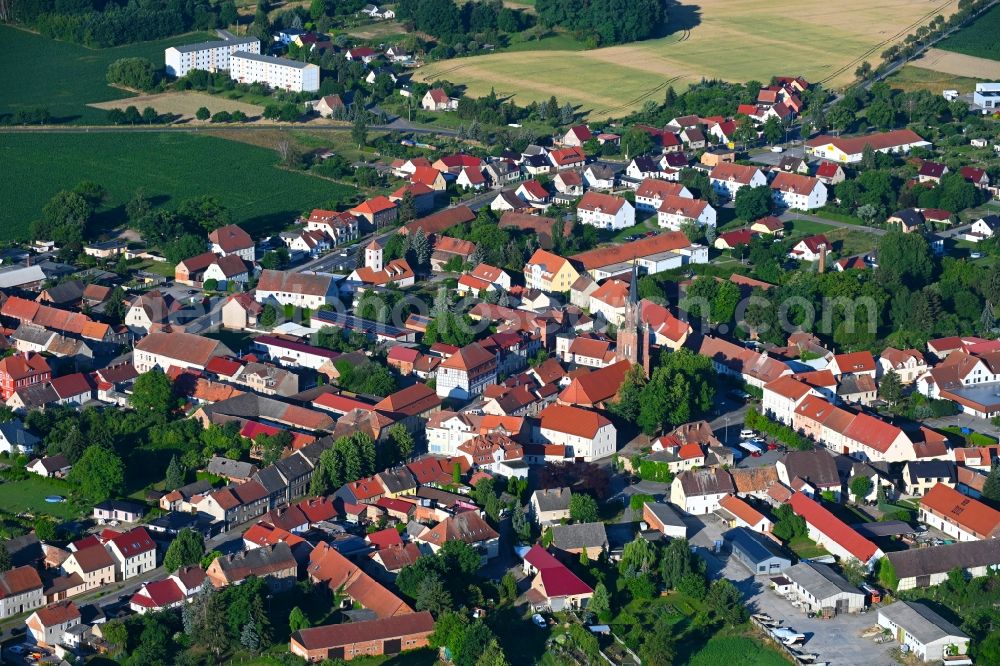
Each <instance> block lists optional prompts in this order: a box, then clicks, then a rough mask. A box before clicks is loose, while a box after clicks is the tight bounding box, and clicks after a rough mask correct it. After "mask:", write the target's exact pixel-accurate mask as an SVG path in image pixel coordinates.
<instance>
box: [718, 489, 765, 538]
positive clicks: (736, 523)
mask: <svg viewBox="0 0 1000 666" xmlns="http://www.w3.org/2000/svg"><path fill="white" fill-rule="evenodd" d="M716 513H717V514H718V515H720V516H721V517H722V519H723V520H725V521H726V522H727V523H729V526H730V527H745V528H746V529H748V530H750V531H752V532H760V533H767V532H770V531H771V527H773V525H774V523H773V522H772V521H771V519H770V518H768V517H767V516H765V515H764V514H762V513H761V512H760V511H758V510H757V509H755V508H753V507H752V506H750V505H749V504H747V503H746V502H745V501H744V500H742V499H740V498H739V497H737V496H736V495H726V496H724V497H723V498H722V499H720V500H719V508H718V509H717V510H716Z"/></svg>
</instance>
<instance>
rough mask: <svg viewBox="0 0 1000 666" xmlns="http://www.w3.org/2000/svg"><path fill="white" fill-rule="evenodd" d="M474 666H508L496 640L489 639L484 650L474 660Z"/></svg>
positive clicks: (508, 663)
mask: <svg viewBox="0 0 1000 666" xmlns="http://www.w3.org/2000/svg"><path fill="white" fill-rule="evenodd" d="M476 666H510V662H509V661H507V655H506V654H504V651H503V648H502V647H500V643H499V642H498V641H497V639H496V638H493V639H491V640H490V642H489V643H488V644H487V645H486V650H484V651H483V653H482V654H481V655H479V659H477V660H476Z"/></svg>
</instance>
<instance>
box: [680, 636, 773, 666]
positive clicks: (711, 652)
mask: <svg viewBox="0 0 1000 666" xmlns="http://www.w3.org/2000/svg"><path fill="white" fill-rule="evenodd" d="M686 663H687V664H688V666H718V664H739V665H740V666H788V660H787V659H786V658H785V657H784V656H783V655H782V654H781V653H780V652H778V651H777V650H775V649H774V648H772V647H770V646H769V645H765V644H764V643H762V642H760V641H758V640H754V639H753V638H751V637H749V636H722V635H719V636H713V637H712V638H710V639H708V642H707V643H705V647H703V648H701V649H700V650H698V651H697V652H695V653H694V654H693V655H692V656H691V659H690V661H688V662H686Z"/></svg>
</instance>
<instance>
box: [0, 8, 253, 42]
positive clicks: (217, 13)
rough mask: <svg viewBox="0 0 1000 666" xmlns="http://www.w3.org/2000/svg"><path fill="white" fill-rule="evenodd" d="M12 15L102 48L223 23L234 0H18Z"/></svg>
mask: <svg viewBox="0 0 1000 666" xmlns="http://www.w3.org/2000/svg"><path fill="white" fill-rule="evenodd" d="M13 15H14V19H15V20H16V21H18V22H19V23H23V24H25V25H30V26H32V27H34V28H35V29H36V30H38V31H39V32H40V33H42V34H43V35H45V36H46V37H52V38H55V39H61V40H63V41H67V42H75V43H78V44H85V45H87V46H90V47H95V48H104V47H109V46H118V45H120V44H130V43H133V42H142V41H148V40H153V39H161V38H163V37H169V36H171V35H177V34H181V33H184V32H188V31H190V30H211V29H214V28H222V27H226V26H227V25H229V24H230V23H231V22H234V21H235V20H236V5H235V4H234V3H233V1H232V0H226V1H225V2H222V3H219V4H213V3H211V2H208V1H207V0H159V1H157V0H153V1H152V2H137V1H135V0H133V1H131V2H128V3H127V4H116V3H108V4H105V3H102V2H98V1H95V2H90V1H89V0H66V1H64V0H25V1H24V2H17V3H15V4H14V9H13Z"/></svg>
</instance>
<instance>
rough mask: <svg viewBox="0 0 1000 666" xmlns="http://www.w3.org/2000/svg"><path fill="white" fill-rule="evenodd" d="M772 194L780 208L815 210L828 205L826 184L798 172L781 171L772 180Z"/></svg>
mask: <svg viewBox="0 0 1000 666" xmlns="http://www.w3.org/2000/svg"><path fill="white" fill-rule="evenodd" d="M771 194H772V195H773V197H774V203H775V205H777V206H778V207H779V208H795V209H796V210H813V209H815V208H822V207H823V206H825V205H826V185H824V184H823V183H822V182H820V180H819V179H818V178H813V177H811V176H803V175H801V174H797V173H788V172H785V171H782V172H779V173H778V174H777V175H776V176H775V177H774V180H772V181H771Z"/></svg>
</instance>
